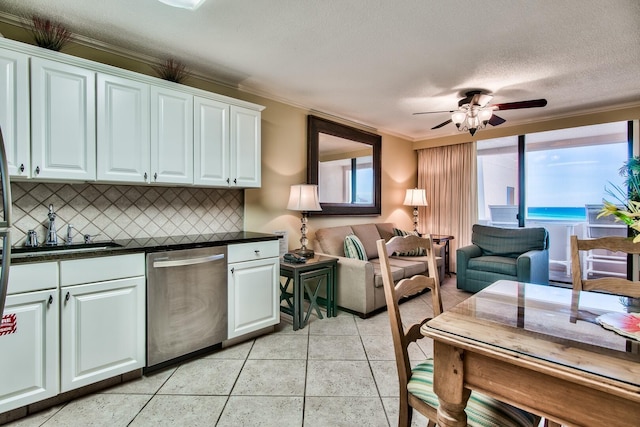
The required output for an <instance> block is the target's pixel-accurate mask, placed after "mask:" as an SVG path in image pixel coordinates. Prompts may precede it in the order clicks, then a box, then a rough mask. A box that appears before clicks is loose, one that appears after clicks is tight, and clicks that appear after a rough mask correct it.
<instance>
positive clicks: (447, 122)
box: [431, 119, 451, 130]
mask: <svg viewBox="0 0 640 427" xmlns="http://www.w3.org/2000/svg"><path fill="white" fill-rule="evenodd" d="M449 123H451V119H449V120H447V121H446V122H442V123H440V124H439V125H436V126H434V127H432V128H431V130H434V129H440V128H441V127H443V126H446V125H448V124H449Z"/></svg>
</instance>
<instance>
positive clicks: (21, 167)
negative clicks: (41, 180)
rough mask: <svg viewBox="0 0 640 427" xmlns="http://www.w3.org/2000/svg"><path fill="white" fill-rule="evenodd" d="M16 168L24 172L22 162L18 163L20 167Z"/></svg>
mask: <svg viewBox="0 0 640 427" xmlns="http://www.w3.org/2000/svg"><path fill="white" fill-rule="evenodd" d="M18 169H20V173H22V172H24V163H20V167H19V168H18Z"/></svg>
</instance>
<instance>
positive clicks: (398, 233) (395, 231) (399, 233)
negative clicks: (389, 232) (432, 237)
mask: <svg viewBox="0 0 640 427" xmlns="http://www.w3.org/2000/svg"><path fill="white" fill-rule="evenodd" d="M393 235H394V236H410V235H414V236H418V237H420V235H419V234H418V233H416V232H415V231H405V230H401V229H399V228H394V229H393Z"/></svg>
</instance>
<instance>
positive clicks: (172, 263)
mask: <svg viewBox="0 0 640 427" xmlns="http://www.w3.org/2000/svg"><path fill="white" fill-rule="evenodd" d="M221 259H224V254H216V255H209V256H205V257H200V258H184V259H172V260H159V261H153V267H154V268H166V267H182V266H185V265H194V264H204V263H205V262H212V261H218V260H221Z"/></svg>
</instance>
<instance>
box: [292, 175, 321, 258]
mask: <svg viewBox="0 0 640 427" xmlns="http://www.w3.org/2000/svg"><path fill="white" fill-rule="evenodd" d="M287 209H289V210H292V211H300V212H302V218H301V219H300V221H301V222H302V226H301V227H300V234H301V237H300V245H301V247H300V249H296V250H295V251H294V252H295V253H297V254H298V255H300V256H303V257H305V258H313V256H314V252H313V249H307V243H309V240H308V239H307V217H308V215H309V212H311V211H321V210H322V208H321V207H320V201H319V200H318V186H317V185H311V184H298V185H292V186H291V192H290V193H289V204H288V205H287Z"/></svg>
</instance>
